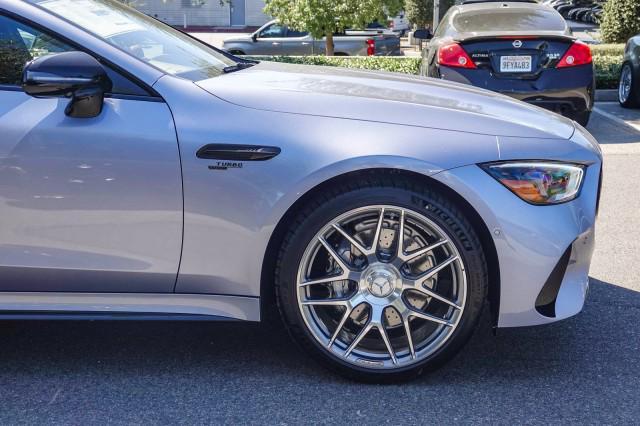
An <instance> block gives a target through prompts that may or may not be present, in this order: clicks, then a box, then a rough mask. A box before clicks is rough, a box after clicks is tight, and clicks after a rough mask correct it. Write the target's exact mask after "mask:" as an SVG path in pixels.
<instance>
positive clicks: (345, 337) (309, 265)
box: [277, 186, 486, 380]
mask: <svg viewBox="0 0 640 426" xmlns="http://www.w3.org/2000/svg"><path fill="white" fill-rule="evenodd" d="M418 195H419V197H420V198H419V197H418ZM303 216H304V218H301V225H300V227H299V228H297V229H295V230H292V235H291V238H289V239H288V244H287V243H285V245H284V247H283V256H281V259H282V260H283V261H286V264H282V265H281V269H282V274H279V276H277V281H279V282H278V283H277V284H279V286H280V287H282V288H281V289H280V292H279V296H280V307H281V310H282V312H283V314H284V317H285V320H286V322H287V324H289V325H290V328H291V329H292V334H293V335H294V337H295V338H296V339H297V340H298V341H300V340H302V342H301V343H302V344H303V346H305V347H310V348H313V352H315V354H316V355H317V354H318V353H319V354H321V355H322V357H324V359H325V360H329V361H330V362H331V363H332V366H335V367H338V369H339V370H340V371H341V372H343V373H346V374H348V375H349V376H351V377H356V378H360V379H373V380H377V379H380V378H390V379H394V378H406V377H411V376H414V375H416V374H418V373H419V372H420V371H421V370H422V368H423V367H425V366H426V364H428V363H430V362H433V363H434V364H435V363H436V358H438V357H439V356H441V355H442V354H443V353H444V352H446V349H447V348H454V347H459V346H460V344H461V343H464V340H466V338H467V337H468V335H469V330H463V331H462V332H461V331H460V330H459V329H460V328H461V326H463V325H464V324H463V323H464V322H465V319H466V323H468V324H466V325H464V328H465V329H472V327H469V324H472V325H474V324H475V322H476V320H477V317H478V314H479V312H480V308H481V306H482V300H483V298H484V291H485V288H486V284H485V281H486V273H485V269H486V268H485V265H484V258H483V256H482V252H481V248H480V245H479V243H478V241H477V237H476V236H475V234H474V233H473V230H472V228H471V226H470V225H469V224H468V223H467V222H466V220H465V219H464V217H463V216H462V215H461V214H460V212H458V211H457V209H456V208H455V207H454V206H453V205H451V204H450V203H448V202H447V201H446V200H444V199H442V198H441V197H440V196H437V195H435V194H429V193H416V192H415V191H411V190H408V189H401V188H389V187H384V186H382V187H374V188H365V189H359V190H355V191H353V190H352V191H347V192H345V193H344V194H341V195H339V196H337V197H336V198H334V199H332V200H329V201H328V202H327V201H322V202H320V203H319V205H318V206H314V208H313V209H311V210H309V212H308V213H304V214H303ZM462 247H464V250H463V249H462ZM296 251H297V252H298V253H295V252H296ZM293 259H296V261H295V263H292V262H291V261H292V260H293ZM468 263H471V265H470V266H472V267H473V268H474V270H471V271H468V270H467V269H468V267H469V265H467V264H468ZM470 272H471V273H470ZM478 276H480V277H481V279H480V283H478ZM470 296H473V297H470ZM478 301H479V302H478ZM470 304H471V306H469V305H470ZM468 311H470V312H468ZM299 332H303V333H299ZM298 334H303V335H304V338H303V337H302V336H298ZM307 340H311V342H308V341H307ZM454 341H455V342H454ZM308 343H311V344H308ZM452 350H453V349H452ZM354 373H355V374H354ZM361 373H364V375H362V374H361Z"/></svg>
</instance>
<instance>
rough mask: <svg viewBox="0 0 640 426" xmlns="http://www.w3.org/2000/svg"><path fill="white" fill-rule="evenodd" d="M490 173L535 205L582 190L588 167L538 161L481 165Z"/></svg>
mask: <svg viewBox="0 0 640 426" xmlns="http://www.w3.org/2000/svg"><path fill="white" fill-rule="evenodd" d="M480 167H482V168H483V169H484V170H485V171H486V172H487V173H489V174H490V175H491V176H493V177H494V178H495V179H496V180H497V181H498V182H500V183H501V184H503V185H504V186H506V187H507V188H509V189H510V190H511V191H512V192H513V193H514V194H516V195H517V196H518V197H520V198H522V199H523V200H524V201H527V202H529V203H532V204H539V205H545V204H560V203H564V202H567V201H571V200H573V199H575V198H576V197H577V196H578V194H579V193H580V186H581V185H582V180H583V179H582V178H583V176H584V169H585V166H583V165H579V164H563V163H552V162H538V161H517V162H505V163H489V164H481V165H480Z"/></svg>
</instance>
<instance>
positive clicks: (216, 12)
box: [129, 0, 270, 27]
mask: <svg viewBox="0 0 640 426" xmlns="http://www.w3.org/2000/svg"><path fill="white" fill-rule="evenodd" d="M233 1H245V2H246V3H245V25H247V26H261V25H262V24H264V23H265V22H267V21H269V19H270V18H269V17H268V16H267V15H265V14H264V13H263V12H262V9H263V8H264V0H233ZM129 4H131V6H133V7H135V8H136V9H138V10H139V11H141V12H142V13H145V14H147V15H149V16H153V17H155V18H157V19H160V20H161V21H164V22H166V23H168V24H170V25H176V26H182V25H184V24H185V20H186V25H187V26H207V27H228V26H229V25H230V21H231V16H230V10H229V5H228V4H227V3H226V2H225V3H224V4H223V5H222V6H221V5H220V1H219V0H134V1H131V0H130V1H129Z"/></svg>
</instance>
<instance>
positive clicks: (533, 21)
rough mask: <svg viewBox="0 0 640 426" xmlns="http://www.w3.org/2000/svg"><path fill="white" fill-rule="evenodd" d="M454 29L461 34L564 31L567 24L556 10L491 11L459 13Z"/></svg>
mask: <svg viewBox="0 0 640 426" xmlns="http://www.w3.org/2000/svg"><path fill="white" fill-rule="evenodd" d="M453 27H454V28H455V29H456V31H458V32H461V33H468V32H469V33H470V32H485V31H564V29H565V28H566V23H565V21H564V19H563V18H562V16H560V14H559V13H557V12H556V11H555V10H544V9H512V10H506V9H491V10H482V11H479V10H474V11H469V12H462V13H458V14H457V15H456V16H455V17H454V18H453Z"/></svg>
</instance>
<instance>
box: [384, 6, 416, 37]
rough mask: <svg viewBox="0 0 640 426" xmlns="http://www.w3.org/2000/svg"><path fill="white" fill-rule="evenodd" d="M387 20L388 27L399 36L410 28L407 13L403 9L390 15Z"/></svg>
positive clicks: (402, 35)
mask: <svg viewBox="0 0 640 426" xmlns="http://www.w3.org/2000/svg"><path fill="white" fill-rule="evenodd" d="M388 20H389V24H388V26H389V28H391V30H392V31H393V32H395V33H397V34H399V35H400V37H404V35H405V34H406V33H407V32H408V31H409V30H410V29H411V24H409V20H408V19H407V15H406V14H405V13H404V10H403V11H400V13H398V14H397V15H396V16H390V17H389V18H388Z"/></svg>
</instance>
